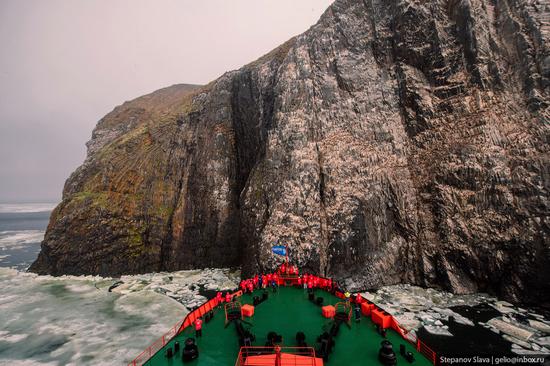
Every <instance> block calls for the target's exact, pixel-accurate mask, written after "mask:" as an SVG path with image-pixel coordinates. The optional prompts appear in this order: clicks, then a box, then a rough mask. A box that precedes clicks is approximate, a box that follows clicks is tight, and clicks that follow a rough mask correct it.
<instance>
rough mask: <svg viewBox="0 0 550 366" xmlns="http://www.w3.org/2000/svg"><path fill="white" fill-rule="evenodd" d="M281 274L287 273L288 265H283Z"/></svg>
mask: <svg viewBox="0 0 550 366" xmlns="http://www.w3.org/2000/svg"><path fill="white" fill-rule="evenodd" d="M281 273H282V274H285V273H286V263H283V264H281Z"/></svg>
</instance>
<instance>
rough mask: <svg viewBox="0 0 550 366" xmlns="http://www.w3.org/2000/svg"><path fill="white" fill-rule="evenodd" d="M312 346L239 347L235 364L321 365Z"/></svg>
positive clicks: (241, 365) (249, 365)
mask: <svg viewBox="0 0 550 366" xmlns="http://www.w3.org/2000/svg"><path fill="white" fill-rule="evenodd" d="M322 364H323V363H322V362H321V361H320V362H317V359H316V357H315V349H313V348H312V347H282V346H280V347H278V346H275V347H241V350H240V351H239V355H238V357H237V362H235V366H321V365H322Z"/></svg>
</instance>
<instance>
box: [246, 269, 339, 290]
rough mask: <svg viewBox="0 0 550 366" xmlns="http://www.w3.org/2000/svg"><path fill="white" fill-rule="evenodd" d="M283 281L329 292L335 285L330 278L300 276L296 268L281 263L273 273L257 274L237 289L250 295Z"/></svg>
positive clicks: (310, 275) (274, 286)
mask: <svg viewBox="0 0 550 366" xmlns="http://www.w3.org/2000/svg"><path fill="white" fill-rule="evenodd" d="M285 280H291V281H292V282H293V283H294V284H295V285H298V286H303V288H304V289H314V288H322V289H325V290H327V291H331V290H332V289H333V288H334V286H335V283H334V282H333V281H332V279H330V278H323V277H319V276H315V275H312V274H307V273H306V274H304V275H302V276H300V273H299V271H298V267H296V266H295V265H292V264H288V263H283V264H282V265H281V266H280V267H279V268H278V269H277V271H275V273H267V274H257V275H255V276H254V277H252V278H249V279H246V280H242V281H241V283H240V285H239V288H240V289H241V290H242V292H243V293H252V292H253V291H254V290H255V289H261V288H266V287H269V286H271V287H272V288H274V289H275V288H276V287H277V286H279V284H280V282H281V281H285Z"/></svg>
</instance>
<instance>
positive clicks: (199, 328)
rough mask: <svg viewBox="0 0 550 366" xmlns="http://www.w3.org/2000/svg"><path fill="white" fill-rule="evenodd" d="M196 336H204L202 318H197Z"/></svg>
mask: <svg viewBox="0 0 550 366" xmlns="http://www.w3.org/2000/svg"><path fill="white" fill-rule="evenodd" d="M194 324H195V337H197V338H199V337H202V319H201V318H197V319H195V323H194Z"/></svg>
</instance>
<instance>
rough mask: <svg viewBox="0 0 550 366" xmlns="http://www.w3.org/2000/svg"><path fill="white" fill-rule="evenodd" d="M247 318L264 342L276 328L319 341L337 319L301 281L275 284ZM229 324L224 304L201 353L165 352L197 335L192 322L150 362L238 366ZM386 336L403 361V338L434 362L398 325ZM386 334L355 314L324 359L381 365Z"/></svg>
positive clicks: (329, 300) (328, 297)
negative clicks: (185, 357)
mask: <svg viewBox="0 0 550 366" xmlns="http://www.w3.org/2000/svg"><path fill="white" fill-rule="evenodd" d="M315 293H316V296H322V297H323V298H324V305H328V304H331V305H334V304H336V303H337V302H341V301H342V300H341V299H338V298H337V297H336V296H334V295H332V294H330V293H328V292H326V291H323V290H319V289H318V290H315ZM254 295H256V296H257V295H261V291H260V290H256V291H255V292H254V294H252V295H251V294H244V295H243V296H242V297H240V298H239V301H240V302H241V303H242V304H243V305H244V304H252V297H253V296H254ZM245 320H246V321H248V322H250V323H251V324H252V327H251V331H252V333H254V334H255V336H256V340H255V342H254V343H253V346H263V345H264V344H265V342H266V336H267V333H268V332H270V331H275V332H277V333H278V334H280V335H282V336H283V346H290V347H292V346H295V344H296V341H295V337H296V332H298V331H302V332H303V333H304V334H305V335H306V342H307V343H308V345H309V346H313V347H316V342H315V341H316V339H317V337H318V336H319V335H320V334H321V333H322V332H323V331H324V330H326V329H327V328H328V327H329V325H330V324H331V322H332V320H330V319H326V318H324V317H323V316H322V314H321V307H320V306H318V305H316V304H314V303H313V302H311V301H309V300H308V296H307V293H306V292H305V291H304V290H303V289H301V288H296V287H280V288H279V289H278V291H277V292H275V293H273V292H271V290H270V291H269V298H268V300H266V301H264V302H262V303H261V304H259V305H258V306H256V308H255V312H254V316H252V317H251V318H245ZM224 326H225V312H224V308H223V305H222V306H219V307H218V308H217V309H216V311H215V315H214V318H213V319H212V320H211V321H210V322H208V323H206V322H204V323H203V330H202V333H203V334H202V337H200V338H198V339H197V345H198V348H199V357H198V359H196V360H193V361H191V362H187V363H183V362H182V357H181V352H182V351H181V349H180V351H179V352H178V353H176V354H175V355H174V356H173V357H171V358H167V357H166V355H165V353H166V349H167V348H168V347H173V345H174V342H176V341H179V343H180V345H181V346H182V347H183V344H184V342H185V340H186V339H187V338H189V337H193V338H194V337H195V332H194V330H193V329H192V327H188V328H186V329H185V330H184V331H183V332H181V333H180V334H178V335H177V336H176V337H174V339H172V340H171V341H170V342H169V343H168V344H167V345H166V346H165V347H164V348H163V349H161V350H160V351H159V352H157V353H156V354H155V355H154V356H153V357H152V358H151V359H150V360H148V361H147V362H146V363H145V365H147V366H163V365H170V366H178V365H192V366H214V365H216V366H219V365H228V366H229V365H231V366H233V365H235V362H236V360H237V356H238V353H239V349H240V346H239V340H238V336H237V332H236V330H235V325H234V324H229V325H228V326H227V328H225V327H224ZM386 339H387V340H389V341H390V342H391V343H392V344H393V347H394V351H395V353H396V355H397V364H398V365H407V364H409V362H408V361H406V360H405V359H404V358H403V357H402V356H401V355H400V354H399V346H400V345H401V344H404V345H405V346H406V349H407V351H411V352H413V354H414V357H415V361H414V362H413V363H412V364H413V365H418V366H420V365H431V364H432V363H431V362H430V361H428V360H427V359H426V358H425V357H424V356H423V355H421V354H420V353H418V352H417V351H416V350H415V348H414V347H413V345H411V344H409V343H408V342H407V341H405V340H404V339H403V338H402V337H401V336H400V335H399V334H398V333H396V332H395V331H393V330H391V329H387V334H386ZM382 340H383V338H382V336H381V335H380V334H378V333H377V331H376V326H375V324H374V323H373V322H372V321H371V319H370V318H367V317H365V316H362V317H361V321H360V322H359V323H356V322H355V320H354V319H353V316H352V321H351V328H348V326H346V325H345V324H342V326H341V327H340V332H339V334H338V335H337V336H336V338H335V347H334V350H333V352H332V353H331V354H330V357H329V359H328V361H325V363H324V364H325V365H328V366H344V365H380V364H381V363H380V362H379V361H378V351H379V349H380V342H381V341H382Z"/></svg>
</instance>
